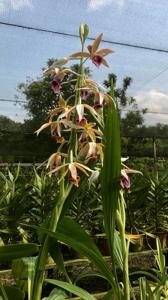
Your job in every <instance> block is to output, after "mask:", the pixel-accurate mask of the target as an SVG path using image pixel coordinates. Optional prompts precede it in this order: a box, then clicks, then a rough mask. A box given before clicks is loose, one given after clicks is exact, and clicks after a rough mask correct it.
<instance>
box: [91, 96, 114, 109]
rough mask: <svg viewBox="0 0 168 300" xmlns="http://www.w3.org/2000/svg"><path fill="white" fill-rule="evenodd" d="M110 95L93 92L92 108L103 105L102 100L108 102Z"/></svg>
mask: <svg viewBox="0 0 168 300" xmlns="http://www.w3.org/2000/svg"><path fill="white" fill-rule="evenodd" d="M110 98H111V97H110V96H109V95H106V94H103V93H101V92H98V93H95V97H94V108H95V109H99V108H102V107H103V101H106V102H107V103H110Z"/></svg>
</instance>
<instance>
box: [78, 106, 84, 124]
mask: <svg viewBox="0 0 168 300" xmlns="http://www.w3.org/2000/svg"><path fill="white" fill-rule="evenodd" d="M76 111H77V114H78V116H79V122H81V120H82V119H83V115H84V105H83V104H78V105H76Z"/></svg>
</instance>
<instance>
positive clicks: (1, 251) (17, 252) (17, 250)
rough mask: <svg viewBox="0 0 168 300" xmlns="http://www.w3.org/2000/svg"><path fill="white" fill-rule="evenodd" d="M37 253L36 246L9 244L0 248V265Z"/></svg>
mask: <svg viewBox="0 0 168 300" xmlns="http://www.w3.org/2000/svg"><path fill="white" fill-rule="evenodd" d="M38 251H39V247H38V245H36V244H31V243H30V244H11V245H6V246H1V247H0V263H2V262H6V261H11V260H13V259H16V258H21V257H26V256H32V255H34V254H36V253H37V252H38Z"/></svg>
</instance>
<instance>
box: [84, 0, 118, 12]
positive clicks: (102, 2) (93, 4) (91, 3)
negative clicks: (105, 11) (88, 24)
mask: <svg viewBox="0 0 168 300" xmlns="http://www.w3.org/2000/svg"><path fill="white" fill-rule="evenodd" d="M110 4H115V5H116V6H118V7H119V8H122V6H123V5H124V0H88V9H89V10H98V9H100V8H103V7H105V6H108V5H110Z"/></svg>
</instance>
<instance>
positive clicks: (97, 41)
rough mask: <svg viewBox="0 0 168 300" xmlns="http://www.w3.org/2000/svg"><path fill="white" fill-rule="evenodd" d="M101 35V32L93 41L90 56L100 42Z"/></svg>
mask: <svg viewBox="0 0 168 300" xmlns="http://www.w3.org/2000/svg"><path fill="white" fill-rule="evenodd" d="M102 37H103V33H101V34H100V35H99V36H98V37H97V38H96V39H95V40H94V42H93V45H92V48H91V56H93V55H94V53H95V52H96V50H97V49H98V47H99V45H100V42H101V40H102Z"/></svg>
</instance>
